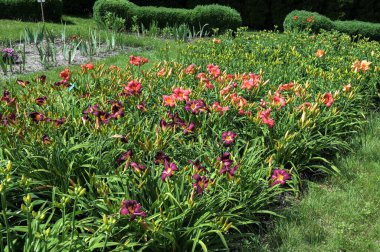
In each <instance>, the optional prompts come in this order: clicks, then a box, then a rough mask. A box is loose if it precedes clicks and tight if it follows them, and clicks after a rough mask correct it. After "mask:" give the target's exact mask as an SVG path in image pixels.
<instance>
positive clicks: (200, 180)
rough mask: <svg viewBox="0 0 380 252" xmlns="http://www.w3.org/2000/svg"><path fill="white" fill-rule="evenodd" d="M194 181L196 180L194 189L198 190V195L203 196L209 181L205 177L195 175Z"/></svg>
mask: <svg viewBox="0 0 380 252" xmlns="http://www.w3.org/2000/svg"><path fill="white" fill-rule="evenodd" d="M193 179H195V182H194V183H193V187H194V188H195V189H196V190H197V193H198V195H201V194H203V192H204V190H205V189H206V188H207V186H208V179H207V178H206V177H205V176H202V177H201V176H200V175H199V174H195V175H194V176H193Z"/></svg>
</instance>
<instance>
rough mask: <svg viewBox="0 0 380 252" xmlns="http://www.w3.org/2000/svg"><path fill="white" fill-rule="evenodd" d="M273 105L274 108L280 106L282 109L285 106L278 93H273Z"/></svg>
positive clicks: (282, 98)
mask: <svg viewBox="0 0 380 252" xmlns="http://www.w3.org/2000/svg"><path fill="white" fill-rule="evenodd" d="M273 103H274V105H276V106H280V108H282V107H284V106H285V105H286V102H285V99H284V97H283V96H282V95H281V94H280V93H279V92H275V93H274V96H273Z"/></svg>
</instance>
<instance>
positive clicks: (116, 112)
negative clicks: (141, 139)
mask: <svg viewBox="0 0 380 252" xmlns="http://www.w3.org/2000/svg"><path fill="white" fill-rule="evenodd" d="M109 103H111V115H110V117H111V118H115V119H119V118H121V117H123V116H124V107H123V104H122V103H121V102H119V101H109Z"/></svg>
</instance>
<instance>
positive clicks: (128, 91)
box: [122, 80, 142, 96]
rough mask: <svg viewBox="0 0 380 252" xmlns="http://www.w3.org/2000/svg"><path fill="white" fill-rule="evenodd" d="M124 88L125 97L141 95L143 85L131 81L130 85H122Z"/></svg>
mask: <svg viewBox="0 0 380 252" xmlns="http://www.w3.org/2000/svg"><path fill="white" fill-rule="evenodd" d="M122 86H123V93H122V94H123V95H126V96H131V95H139V94H141V89H142V85H141V83H140V82H138V81H137V80H131V81H130V82H128V85H125V84H122Z"/></svg>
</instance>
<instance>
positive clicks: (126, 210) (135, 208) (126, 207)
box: [120, 200, 147, 221]
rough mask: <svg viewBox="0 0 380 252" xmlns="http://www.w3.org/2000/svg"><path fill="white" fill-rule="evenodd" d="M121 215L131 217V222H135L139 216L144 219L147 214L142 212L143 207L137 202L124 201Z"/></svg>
mask: <svg viewBox="0 0 380 252" xmlns="http://www.w3.org/2000/svg"><path fill="white" fill-rule="evenodd" d="M120 215H130V216H131V221H133V220H135V219H136V217H137V216H140V217H142V218H144V217H146V216H147V214H146V213H145V212H144V211H143V210H141V205H140V204H139V203H137V201H136V200H123V201H122V202H121V209H120Z"/></svg>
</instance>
